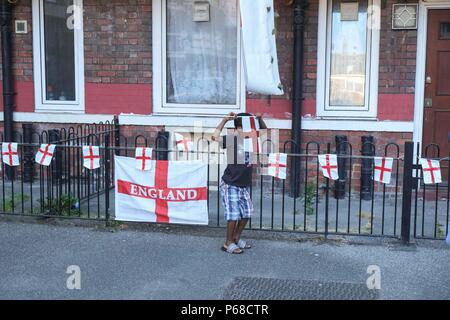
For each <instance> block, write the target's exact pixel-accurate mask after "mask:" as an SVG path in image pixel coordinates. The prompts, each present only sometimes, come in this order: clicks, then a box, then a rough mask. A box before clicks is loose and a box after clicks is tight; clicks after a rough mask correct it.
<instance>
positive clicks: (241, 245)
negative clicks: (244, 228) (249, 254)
mask: <svg viewBox="0 0 450 320" xmlns="http://www.w3.org/2000/svg"><path fill="white" fill-rule="evenodd" d="M236 245H237V246H238V247H239V248H240V249H251V248H252V246H251V245H250V244H249V243H247V241H244V240H239V242H238V243H237V244H236Z"/></svg>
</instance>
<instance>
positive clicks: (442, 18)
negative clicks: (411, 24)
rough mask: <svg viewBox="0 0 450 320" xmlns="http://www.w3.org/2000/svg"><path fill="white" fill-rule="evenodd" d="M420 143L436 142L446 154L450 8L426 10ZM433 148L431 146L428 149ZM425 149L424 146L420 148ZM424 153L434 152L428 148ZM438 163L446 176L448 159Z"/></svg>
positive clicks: (449, 104) (449, 111) (449, 122)
mask: <svg viewBox="0 0 450 320" xmlns="http://www.w3.org/2000/svg"><path fill="white" fill-rule="evenodd" d="M425 78H426V82H425V102H424V104H425V108H424V110H425V111H424V127H423V128H424V130H423V146H424V148H425V147H426V146H427V145H428V144H430V143H436V144H438V145H439V146H440V150H441V154H440V156H441V157H446V156H447V155H448V154H449V151H450V148H449V142H448V139H447V136H448V132H450V10H448V9H445V10H443V9H435V10H429V12H428V30H427V62H426V74H425ZM431 150H432V149H430V151H431ZM423 151H425V150H423ZM426 156H429V157H431V156H433V157H435V156H437V154H435V153H434V154H432V152H429V154H428V155H426ZM441 165H442V166H443V167H444V168H443V173H445V174H444V176H445V179H447V172H448V168H447V167H448V162H443V163H441Z"/></svg>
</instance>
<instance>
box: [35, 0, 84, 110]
mask: <svg viewBox="0 0 450 320" xmlns="http://www.w3.org/2000/svg"><path fill="white" fill-rule="evenodd" d="M81 13H82V2H81V0H33V43H34V77H35V81H34V82H35V97H36V110H46V111H52V110H53V111H84V68H83V65H84V59H83V27H82V26H83V23H82V14H81Z"/></svg>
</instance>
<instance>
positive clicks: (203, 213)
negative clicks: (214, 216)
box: [115, 156, 208, 225]
mask: <svg viewBox="0 0 450 320" xmlns="http://www.w3.org/2000/svg"><path fill="white" fill-rule="evenodd" d="M153 163H154V165H153V166H152V168H151V169H150V170H149V171H143V172H141V173H140V174H136V170H135V169H134V166H135V159H133V158H125V157H118V156H116V157H115V168H116V196H115V199H116V210H115V212H116V220H120V221H136V222H156V223H178V224H201V225H207V224H208V203H207V202H208V201H207V199H208V187H207V175H208V168H207V164H205V163H203V162H201V161H162V160H158V161H154V162H153Z"/></svg>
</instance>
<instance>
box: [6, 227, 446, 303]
mask: <svg viewBox="0 0 450 320" xmlns="http://www.w3.org/2000/svg"><path fill="white" fill-rule="evenodd" d="M118 229H120V230H116V231H115V232H111V230H105V229H104V228H99V227H92V226H85V227H75V226H67V225H59V224H58V225H52V224H48V223H46V224H41V223H22V222H18V221H13V222H11V221H5V219H1V220H0V270H1V271H0V299H221V298H222V297H223V294H224V292H225V290H226V288H227V286H228V285H229V284H230V283H231V282H232V281H233V279H235V278H236V277H251V278H270V279H290V280H292V281H296V280H320V281H325V282H327V281H333V282H339V283H341V282H342V283H344V282H346V283H348V282H350V283H355V284H362V283H366V279H367V277H368V276H369V275H368V274H367V273H366V271H367V268H368V266H369V265H377V266H379V267H380V270H381V290H380V292H379V296H380V298H382V299H450V274H449V270H450V250H449V249H450V248H448V247H447V246H446V245H445V244H444V243H443V242H442V241H440V242H432V243H429V242H426V243H423V244H420V243H419V244H418V245H417V246H413V247H402V246H399V245H397V243H396V242H388V241H380V240H376V239H375V240H367V241H364V242H362V243H357V242H354V243H352V242H348V241H330V242H322V241H309V240H307V241H298V237H297V236H293V237H290V236H288V237H284V238H283V237H280V238H279V239H270V238H268V237H260V236H258V234H257V233H252V232H248V233H247V236H248V237H250V238H254V239H252V243H253V245H254V248H253V249H251V250H248V251H246V252H245V253H244V254H242V255H229V254H225V253H224V252H222V251H220V250H219V248H220V246H221V244H222V241H223V240H222V235H223V234H224V230H223V229H204V228H203V229H197V228H193V229H189V228H187V229H182V230H181V231H176V229H175V231H170V230H171V229H170V228H169V229H167V228H161V229H157V230H153V231H149V232H143V231H141V230H134V229H128V228H123V227H121V228H118ZM168 230H169V231H168ZM190 230H192V231H190ZM264 238H265V239H264ZM389 241H392V240H389ZM71 265H76V266H79V267H80V269H81V290H68V289H67V287H66V280H67V278H68V277H69V275H68V274H66V270H67V267H68V266H71Z"/></svg>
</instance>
